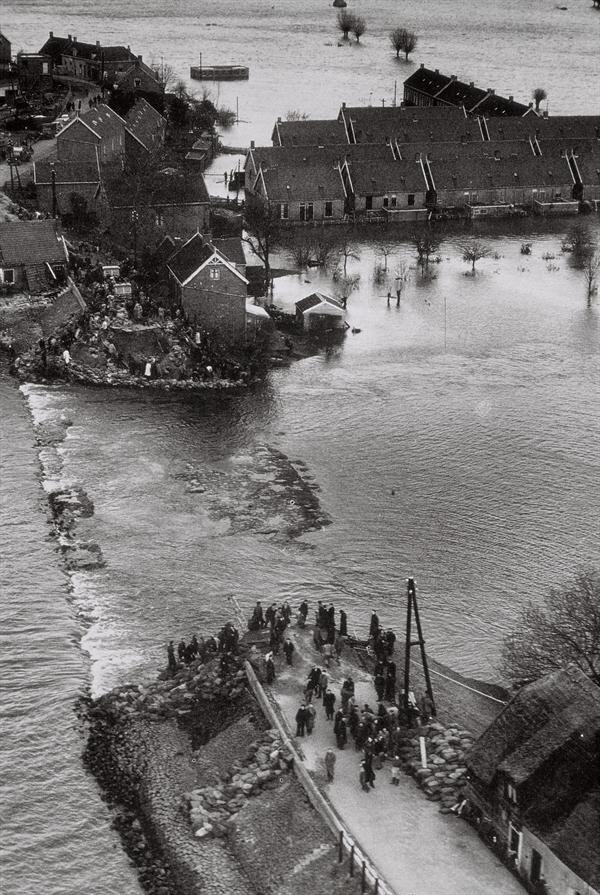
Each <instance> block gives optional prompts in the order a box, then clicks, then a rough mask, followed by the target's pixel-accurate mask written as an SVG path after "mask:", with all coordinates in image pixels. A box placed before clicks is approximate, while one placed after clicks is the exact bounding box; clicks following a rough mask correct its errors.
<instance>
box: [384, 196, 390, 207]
mask: <svg viewBox="0 0 600 895" xmlns="http://www.w3.org/2000/svg"><path fill="white" fill-rule="evenodd" d="M389 204H390V200H389V197H388V196H384V197H383V207H384V208H387V207H388V205H389Z"/></svg>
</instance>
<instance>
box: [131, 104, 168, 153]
mask: <svg viewBox="0 0 600 895" xmlns="http://www.w3.org/2000/svg"><path fill="white" fill-rule="evenodd" d="M125 122H126V125H127V127H126V129H125V150H126V152H127V154H128V155H130V154H131V153H132V152H137V151H138V150H139V149H141V150H142V151H144V152H155V151H157V150H159V149H160V148H161V147H162V146H163V144H164V142H165V130H166V127H167V122H166V119H165V118H163V116H162V115H161V114H160V112H157V110H156V109H155V108H154V106H152V105H151V104H150V103H149V102H148V101H147V100H146V99H144V98H143V97H140V98H139V99H137V100H136V101H135V103H134V105H133V106H132V107H131V109H130V110H129V112H128V113H127V115H126V117H125Z"/></svg>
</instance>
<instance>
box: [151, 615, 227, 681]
mask: <svg viewBox="0 0 600 895" xmlns="http://www.w3.org/2000/svg"><path fill="white" fill-rule="evenodd" d="M239 639H240V633H239V631H238V629H237V628H236V627H235V625H233V624H232V623H231V622H227V623H226V624H225V625H223V627H222V628H221V630H220V631H219V633H218V634H217V636H216V637H214V636H210V637H200V638H199V639H198V637H197V636H196V634H193V635H192V637H191V639H190V641H189V643H186V642H185V640H183V639H182V640H180V641H179V643H178V644H177V647H175V642H174V641H173V640H170V641H169V643H168V646H167V669H168V671H169V673H170V674H176V672H177V671H179V670H180V669H181V668H183V667H184V666H186V665H190V664H191V663H192V662H195V661H196V660H197V659H199V660H200V662H202V663H204V662H208V661H210V660H211V659H213V658H214V657H215V656H217V655H218V656H220V669H221V671H227V669H228V668H229V666H230V664H231V661H232V659H233V657H234V656H235V655H236V654H237V652H238V644H239Z"/></svg>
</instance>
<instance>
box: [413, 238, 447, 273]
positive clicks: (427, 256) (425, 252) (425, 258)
mask: <svg viewBox="0 0 600 895" xmlns="http://www.w3.org/2000/svg"><path fill="white" fill-rule="evenodd" d="M412 241H413V245H414V247H415V249H416V250H417V261H418V263H419V266H420V267H421V273H422V274H424V273H425V269H426V268H427V267H429V262H430V260H431V256H432V255H435V254H436V253H437V251H438V249H439V247H440V243H439V240H437V239H436V238H435V236H434V235H433V233H431V231H429V230H422V231H421V230H419V231H418V232H417V233H415V234H414V235H413V238H412Z"/></svg>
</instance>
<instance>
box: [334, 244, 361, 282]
mask: <svg viewBox="0 0 600 895" xmlns="http://www.w3.org/2000/svg"><path fill="white" fill-rule="evenodd" d="M337 256H338V258H339V259H340V261H342V260H343V262H344V276H346V274H347V272H348V261H360V252H359V251H358V249H356V248H355V247H354V243H351V242H350V240H349V239H344V240H343V241H342V242H341V243H340V244H339V246H338V247H337Z"/></svg>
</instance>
